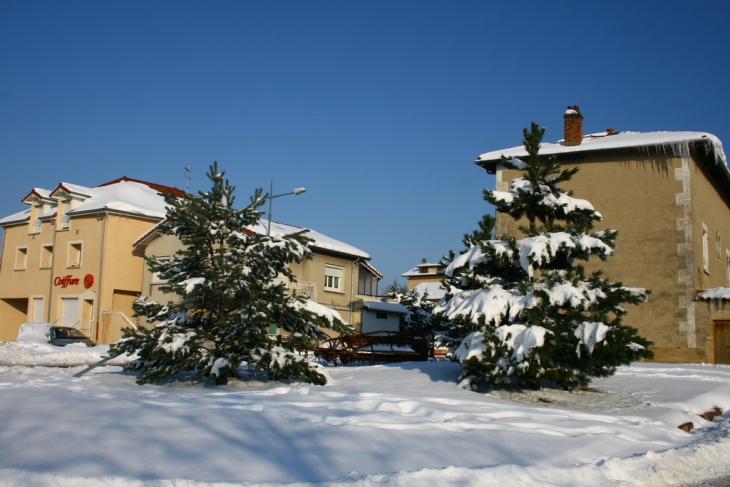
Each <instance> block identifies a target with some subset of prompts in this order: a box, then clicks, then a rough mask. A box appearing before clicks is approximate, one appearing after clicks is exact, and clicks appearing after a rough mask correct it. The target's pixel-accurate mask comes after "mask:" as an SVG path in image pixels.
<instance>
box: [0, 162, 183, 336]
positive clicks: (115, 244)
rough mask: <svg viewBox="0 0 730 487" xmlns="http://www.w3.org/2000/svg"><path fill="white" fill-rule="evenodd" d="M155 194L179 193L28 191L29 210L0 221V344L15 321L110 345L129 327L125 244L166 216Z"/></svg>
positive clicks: (137, 283)
mask: <svg viewBox="0 0 730 487" xmlns="http://www.w3.org/2000/svg"><path fill="white" fill-rule="evenodd" d="M160 192H165V193H173V194H176V195H178V196H181V195H182V192H181V191H180V190H178V189H176V188H171V187H168V186H162V185H158V184H153V183H148V182H145V181H139V180H135V179H130V178H127V177H126V176H125V177H122V178H120V179H117V180H114V181H110V182H108V183H105V184H102V185H100V186H97V187H94V188H87V187H84V186H78V185H74V184H68V183H60V184H59V185H58V186H57V187H56V188H54V189H53V190H45V189H41V188H34V189H33V190H31V191H30V192H29V193H28V195H26V196H25V197H24V198H23V199H22V203H24V204H26V205H28V206H30V208H29V209H27V210H25V211H21V212H19V213H16V214H14V215H10V216H8V217H5V218H2V219H0V227H2V228H3V229H4V233H3V247H2V263H1V265H0V340H13V339H15V337H16V336H17V333H18V328H19V326H20V324H21V323H24V322H33V321H36V322H38V321H47V322H52V323H54V324H56V325H58V326H72V327H75V328H79V329H81V330H82V331H83V332H84V333H86V334H87V335H89V336H90V337H91V338H92V339H93V340H94V341H96V342H98V343H112V342H115V341H116V340H118V339H119V338H120V337H121V332H120V330H121V328H123V327H127V326H132V325H133V324H134V322H133V320H132V319H131V316H132V302H133V301H134V299H136V297H137V296H138V295H139V293H140V292H141V290H142V274H143V271H144V268H145V265H144V259H143V258H142V253H141V252H140V251H139V250H138V249H135V247H134V246H133V245H132V244H133V243H134V241H135V240H136V239H137V238H138V237H139V236H140V235H141V234H143V233H145V232H147V231H149V229H150V228H152V227H154V226H155V225H156V224H157V223H158V222H159V221H160V220H162V219H163V218H164V216H165V203H164V198H163V197H162V195H161V194H160Z"/></svg>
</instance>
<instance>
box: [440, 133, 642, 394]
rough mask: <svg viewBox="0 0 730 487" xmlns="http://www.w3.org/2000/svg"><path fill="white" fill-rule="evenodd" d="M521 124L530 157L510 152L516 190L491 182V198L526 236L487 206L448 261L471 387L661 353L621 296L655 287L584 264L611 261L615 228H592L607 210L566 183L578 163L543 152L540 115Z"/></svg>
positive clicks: (450, 306) (577, 374) (449, 301)
mask: <svg viewBox="0 0 730 487" xmlns="http://www.w3.org/2000/svg"><path fill="white" fill-rule="evenodd" d="M523 133H524V137H525V138H524V141H523V144H524V146H525V149H526V150H527V153H528V156H527V158H526V159H525V160H524V161H523V160H519V159H516V158H506V157H504V156H503V157H502V163H503V164H504V165H505V166H506V167H508V168H511V169H518V170H522V171H523V175H522V177H519V178H517V179H515V180H513V181H512V184H511V187H510V190H509V191H491V190H485V191H484V199H485V200H487V201H488V202H490V203H492V204H493V205H494V206H495V208H496V211H497V212H499V213H502V214H505V215H509V216H510V217H512V218H513V219H515V220H519V221H520V222H522V223H523V224H522V225H520V226H519V230H520V232H521V233H523V234H524V237H523V238H520V239H517V238H515V237H513V236H509V235H500V236H497V237H496V238H495V237H494V236H493V233H494V226H495V219H494V218H493V217H492V216H490V215H485V216H484V217H483V219H482V221H481V222H479V229H478V230H476V231H475V232H473V233H472V234H468V235H465V236H464V240H463V242H464V245H465V246H466V247H467V249H466V250H464V251H463V252H462V253H461V254H460V255H458V256H457V255H456V254H455V253H454V252H453V251H452V252H451V254H450V255H449V256H447V257H445V259H444V261H443V263H444V264H445V265H446V270H445V273H446V276H447V278H446V280H445V281H444V286H445V287H446V289H447V295H446V297H445V298H444V300H442V301H441V303H439V306H438V307H437V308H436V310H435V312H437V313H441V314H443V315H444V316H446V317H448V318H449V319H450V320H451V323H452V327H451V330H450V335H451V336H452V339H453V340H454V342H453V343H454V345H458V346H455V347H454V348H455V350H454V351H453V354H452V356H453V358H454V359H455V360H458V361H459V362H461V364H462V366H463V367H464V373H463V374H462V377H461V379H460V380H461V385H462V386H463V387H471V388H476V387H477V382H478V381H480V380H485V381H487V382H488V383H492V384H499V383H507V384H517V385H521V386H526V387H532V388H536V387H539V386H540V385H557V386H560V387H563V388H566V389H572V388H575V387H578V386H585V385H587V384H588V383H589V382H590V380H591V377H606V376H609V375H612V374H613V373H614V372H615V369H616V367H617V366H618V365H622V364H629V363H630V362H632V361H634V360H638V359H641V358H651V357H652V356H653V353H652V352H650V351H649V350H648V347H649V345H650V344H651V342H649V341H648V340H646V339H644V338H642V337H640V336H638V334H637V331H636V330H635V329H633V328H631V327H628V326H625V325H623V324H622V323H621V319H622V317H623V316H624V315H625V314H626V310H625V309H624V308H623V307H622V305H623V304H639V303H642V302H644V301H645V300H646V299H647V295H648V291H647V290H645V289H642V288H628V287H624V286H623V285H622V284H621V283H612V282H610V281H608V280H606V279H604V278H603V276H602V274H601V272H600V271H599V272H593V273H587V272H586V271H585V269H584V267H583V266H582V265H579V264H577V263H576V262H577V261H588V260H589V259H590V258H592V257H599V258H600V259H603V260H605V259H606V258H607V257H608V256H610V255H611V254H612V253H613V251H614V248H615V240H616V236H617V232H616V231H613V230H604V231H593V227H594V223H595V222H597V221H600V220H601V215H600V213H598V212H597V211H595V210H594V208H593V206H592V205H591V204H590V203H589V202H588V201H586V200H582V199H577V198H574V197H573V195H572V193H571V192H566V191H565V190H563V189H561V188H560V185H561V184H562V183H564V182H566V181H569V180H570V179H571V178H572V177H573V175H574V174H575V173H576V172H577V171H578V169H577V168H574V169H563V170H561V168H560V166H559V165H558V164H557V163H556V161H555V158H554V157H549V158H547V159H541V158H540V155H539V150H540V142H541V140H542V137H543V135H544V133H545V129H544V128H539V126H538V124H537V123H533V124H532V126H531V128H530V130H529V131H528V129H524V130H523Z"/></svg>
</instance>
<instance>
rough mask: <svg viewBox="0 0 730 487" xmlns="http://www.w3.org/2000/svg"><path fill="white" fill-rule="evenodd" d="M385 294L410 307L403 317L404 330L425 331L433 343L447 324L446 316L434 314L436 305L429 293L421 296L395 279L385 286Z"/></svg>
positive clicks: (401, 326) (402, 325)
mask: <svg viewBox="0 0 730 487" xmlns="http://www.w3.org/2000/svg"><path fill="white" fill-rule="evenodd" d="M383 296H384V297H385V298H387V299H391V300H393V301H395V302H397V303H400V304H402V305H403V306H405V307H406V308H407V309H408V313H407V314H405V315H403V316H402V317H401V322H400V329H401V330H402V331H417V332H420V333H423V334H424V335H426V337H427V338H428V340H429V343H431V344H433V342H434V339H435V336H436V332H437V331H439V330H443V329H445V328H446V326H447V325H446V323H447V320H446V319H445V318H442V317H441V316H435V315H434V314H433V309H434V307H435V305H434V304H433V303H432V302H431V301H429V300H428V294H426V295H424V296H421V295H420V294H419V293H418V291H417V290H416V289H415V288H414V289H408V287H407V286H401V285H400V284H398V281H396V280H395V279H394V280H393V283H392V284H390V285H389V286H388V287H387V288H385V294H384V295H383Z"/></svg>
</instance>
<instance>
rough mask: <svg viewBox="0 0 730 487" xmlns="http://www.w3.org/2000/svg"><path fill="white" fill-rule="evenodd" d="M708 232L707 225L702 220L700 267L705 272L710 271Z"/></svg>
mask: <svg viewBox="0 0 730 487" xmlns="http://www.w3.org/2000/svg"><path fill="white" fill-rule="evenodd" d="M709 240H710V232H709V231H708V230H707V225H705V222H702V268H703V270H704V271H705V274H709V273H710V248H709V246H710V242H709Z"/></svg>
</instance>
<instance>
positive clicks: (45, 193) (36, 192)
mask: <svg viewBox="0 0 730 487" xmlns="http://www.w3.org/2000/svg"><path fill="white" fill-rule="evenodd" d="M32 197H36V198H38V199H40V200H49V199H50V198H51V192H50V191H49V190H47V189H43V188H33V189H31V190H30V193H28V194H27V195H25V197H24V198H23V199H22V200H21V201H22V202H23V203H25V202H26V201H27V200H28V199H29V198H32Z"/></svg>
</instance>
